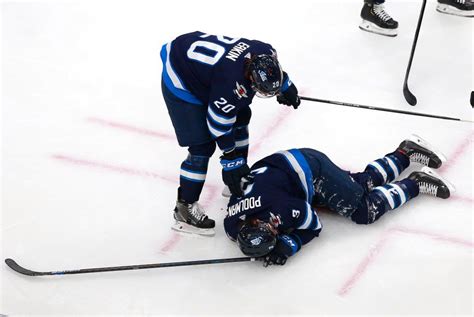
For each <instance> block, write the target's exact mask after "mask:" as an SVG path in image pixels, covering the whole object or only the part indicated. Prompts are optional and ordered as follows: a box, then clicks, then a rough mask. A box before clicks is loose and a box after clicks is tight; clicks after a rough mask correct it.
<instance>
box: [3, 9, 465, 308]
mask: <svg viewBox="0 0 474 317" xmlns="http://www.w3.org/2000/svg"><path fill="white" fill-rule="evenodd" d="M420 6H421V0H419V1H402V0H397V1H395V0H393V1H391V0H388V3H387V5H386V10H387V12H389V13H390V14H391V15H392V16H393V17H394V18H396V19H397V20H398V21H399V23H400V27H399V35H398V36H397V37H395V38H388V37H382V36H377V35H374V34H370V33H367V32H362V31H360V30H359V28H358V24H359V22H360V18H359V13H360V9H361V7H362V0H357V1H356V0H352V1H342V0H332V1H329V0H325V1H314V0H313V1H306V0H298V1H280V0H271V1H270V0H254V1H249V0H242V1H238V2H236V1H218V0H215V1H212V0H200V1H181V0H176V1H150V2H145V1H127V2H124V1H121V2H119V1H107V2H102V1H90V2H88V1H80V2H79V1H77V2H74V1H62V2H61V1H35V2H26V1H13V2H2V4H1V11H2V15H1V22H2V23H1V28H2V33H1V36H2V39H1V54H2V56H1V60H2V66H1V67H2V69H1V73H2V78H1V79H2V86H1V87H2V131H1V132H2V209H1V239H2V241H1V246H2V247H1V258H2V264H1V265H0V271H1V302H0V314H7V315H19V314H23V315H24V314H28V315H31V314H45V315H53V314H56V315H73V314H88V315H90V314H98V315H101V314H124V315H125V314H134V315H145V314H147V315H151V314H167V315H178V314H186V315H211V314H215V315H231V314H235V315H244V314H245V315H257V314H268V315H277V314H283V315H296V314H306V315H335V314H337V315H352V314H358V315H361V314H362V315H368V314H376V315H379V316H386V315H389V314H393V315H405V314H410V315H418V314H428V315H434V314H442V315H466V316H471V315H472V314H473V246H474V243H473V153H472V139H473V126H472V124H471V123H466V122H458V121H447V120H439V119H430V118H424V117H416V116H409V115H400V114H394V113H388V112H378V111H372V110H364V109H355V108H346V107H341V106H337V105H331V104H322V103H316V102H307V101H303V102H302V104H301V106H300V108H299V109H298V110H293V109H292V108H288V107H285V106H283V105H280V104H278V103H277V102H276V100H275V99H268V100H264V99H259V98H255V99H254V102H253V104H252V111H253V117H252V121H251V123H250V151H251V153H250V158H249V159H250V163H253V162H255V161H256V160H257V159H259V158H261V157H263V156H266V155H268V154H271V153H273V152H275V151H279V150H284V149H289V148H295V147H313V148H316V149H318V150H320V151H323V152H325V153H326V154H327V155H328V156H330V157H331V158H332V159H333V161H334V162H336V163H337V164H339V165H340V166H341V167H343V168H346V169H348V170H352V171H359V170H363V169H364V168H365V166H366V164H367V163H369V162H370V161H371V160H374V159H376V158H379V157H381V156H383V155H384V154H386V153H388V152H391V151H393V150H394V149H395V148H396V147H397V146H398V144H399V143H400V142H401V141H402V140H403V139H404V138H405V137H406V136H408V135H409V134H411V133H415V134H418V135H420V136H422V137H423V138H425V139H427V140H428V141H430V142H431V143H433V144H434V145H436V146H437V147H438V148H439V149H441V150H442V151H443V152H444V153H445V154H446V156H447V157H448V161H447V163H446V164H445V165H443V167H442V168H441V169H440V171H439V173H440V174H442V175H443V176H444V177H446V178H447V179H449V180H450V181H451V182H452V183H453V184H454V185H455V186H456V189H457V191H456V192H455V193H454V194H453V195H452V197H451V198H450V199H449V200H441V199H435V198H433V197H426V196H424V197H419V198H417V199H415V200H413V201H410V202H408V203H407V204H406V205H404V206H403V207H402V208H400V209H397V210H395V211H392V212H389V213H387V214H386V215H385V216H384V217H383V218H381V219H380V220H379V221H378V222H376V223H374V224H372V225H369V226H360V225H356V224H354V223H352V222H351V221H350V220H348V219H345V218H342V217H340V216H337V215H335V214H331V213H329V212H321V213H320V214H319V216H320V219H321V222H322V223H323V231H322V232H321V235H320V237H319V238H317V239H315V240H313V241H312V242H311V243H310V244H308V245H306V246H304V247H303V249H302V250H301V252H299V253H298V254H297V255H296V256H295V257H294V258H291V259H289V260H288V262H287V264H286V265H285V266H282V267H270V268H264V267H262V265H261V263H250V262H249V263H230V264H215V265H208V266H196V267H181V268H179V267H178V268H163V269H155V270H142V271H129V272H115V273H100V274H85V275H69V276H62V277H27V276H22V275H19V274H17V273H16V272H13V271H12V270H10V269H9V268H8V267H7V266H6V265H4V264H3V259H5V258H8V257H10V258H14V259H15V260H17V261H18V262H19V263H20V264H22V265H24V266H26V267H28V268H30V269H33V270H38V271H51V270H62V269H78V268H84V267H97V266H117V265H129V264H140V263H156V262H173V261H185V260H198V259H212V258H226V257H239V256H242V254H241V252H240V250H239V249H238V248H237V246H236V245H235V244H234V243H233V242H232V241H230V240H229V239H228V238H227V237H226V235H225V233H224V231H223V228H222V220H223V218H224V216H225V211H224V210H225V207H226V199H225V198H224V197H222V196H221V195H220V193H221V190H222V188H223V185H222V182H221V175H220V173H221V172H220V165H219V161H218V153H216V154H215V155H214V157H213V158H212V159H211V162H210V168H209V173H208V176H207V181H206V186H205V189H204V192H203V195H202V197H201V198H202V199H201V202H202V204H203V205H204V206H205V208H206V210H207V213H208V214H209V216H210V217H211V218H214V219H215V220H216V235H215V236H214V237H212V238H209V237H193V236H189V235H185V234H179V233H176V232H174V231H172V230H171V229H170V226H171V224H172V222H173V217H172V208H173V207H174V204H175V199H176V188H177V185H178V181H179V168H180V164H181V161H182V160H183V159H184V158H185V156H186V153H187V151H186V149H184V148H179V147H178V144H177V142H176V140H175V136H174V131H173V128H172V125H171V121H170V119H169V116H168V112H167V109H166V106H165V104H164V101H163V98H162V95H161V89H160V79H161V70H162V65H161V60H160V57H159V51H160V48H161V45H162V44H164V43H166V42H168V41H170V40H172V39H174V38H175V37H176V36H178V35H180V34H182V33H187V32H191V31H195V30H200V31H204V32H207V33H211V34H223V35H228V36H231V37H245V38H250V39H258V40H261V41H264V42H268V43H271V44H272V45H273V46H274V47H275V48H276V49H277V51H278V55H279V60H280V62H281V64H282V66H283V68H284V69H285V70H286V71H287V72H288V73H289V74H290V76H291V78H292V80H293V81H294V83H295V84H296V86H297V87H298V89H299V90H300V94H301V95H303V96H308V97H315V98H322V99H329V100H335V101H344V102H351V103H358V104H363V105H370V106H377V107H385V108H391V109H399V110H405V111H417V112H423V113H430V114H436V115H442V116H449V117H455V118H461V119H466V120H472V119H473V110H472V107H471V105H470V104H469V95H470V92H471V91H472V90H473V81H472V78H473V68H472V67H473V48H472V44H473V19H468V18H462V17H456V16H449V15H445V14H440V13H438V12H436V11H435V7H436V1H434V0H429V1H428V4H427V6H426V12H425V16H424V20H423V25H422V28H421V33H420V38H419V40H418V47H417V50H416V53H415V58H414V62H413V67H412V72H411V75H410V79H409V86H410V88H411V90H412V92H413V93H414V94H415V95H416V96H417V98H418V105H417V106H416V107H411V106H409V105H408V104H407V103H406V101H405V99H404V97H403V94H402V84H403V80H404V76H405V70H406V66H407V63H408V57H409V54H410V49H411V45H412V41H413V35H414V32H415V28H416V23H417V19H418V15H419V10H420ZM414 168H418V166H413V167H412V168H411V169H409V170H408V171H407V172H406V173H405V174H403V175H402V176H406V174H408V173H409V172H411V171H412V170H413V169H414Z"/></svg>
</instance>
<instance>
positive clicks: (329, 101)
mask: <svg viewBox="0 0 474 317" xmlns="http://www.w3.org/2000/svg"><path fill="white" fill-rule="evenodd" d="M300 99H301V100H307V101H315V102H322V103H329V104H332V105H339V106H344V107H352V108H361V109H368V110H377V111H385V112H394V113H400V114H407V115H410V116H419V117H428V118H434V119H442V120H453V121H461V122H469V123H473V122H474V121H472V120H465V119H459V118H452V117H445V116H437V115H433V114H427V113H420V112H413V111H404V110H395V109H387V108H378V107H372V106H364V105H358V104H355V103H348V102H340V101H332V100H324V99H318V98H310V97H303V96H300Z"/></svg>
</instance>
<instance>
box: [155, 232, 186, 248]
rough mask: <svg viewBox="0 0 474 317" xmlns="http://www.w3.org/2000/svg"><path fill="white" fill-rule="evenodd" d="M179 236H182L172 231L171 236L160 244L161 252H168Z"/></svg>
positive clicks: (179, 238) (176, 242)
mask: <svg viewBox="0 0 474 317" xmlns="http://www.w3.org/2000/svg"><path fill="white" fill-rule="evenodd" d="M181 238H182V236H181V235H180V234H178V233H176V232H173V234H172V235H171V237H170V238H169V239H168V240H166V242H165V243H163V245H162V246H161V248H160V250H161V252H168V251H170V250H171V249H173V248H174V247H175V246H176V245H177V244H178V242H179V241H180V240H181Z"/></svg>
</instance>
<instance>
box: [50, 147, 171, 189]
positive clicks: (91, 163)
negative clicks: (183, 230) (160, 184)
mask: <svg viewBox="0 0 474 317" xmlns="http://www.w3.org/2000/svg"><path fill="white" fill-rule="evenodd" d="M51 157H52V158H54V159H56V160H60V161H63V162H68V163H73V164H77V165H83V166H90V167H94V168H101V169H106V170H109V171H114V172H117V173H122V174H129V175H135V176H142V177H152V178H158V179H161V180H165V181H167V182H172V183H177V179H174V178H173V177H168V176H163V175H160V174H157V173H154V172H150V171H144V170H139V169H134V168H130V167H124V166H118V165H113V164H110V163H103V162H96V161H91V160H86V159H80V158H76V157H72V156H68V155H62V154H53V155H52V156H51Z"/></svg>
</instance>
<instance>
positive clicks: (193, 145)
mask: <svg viewBox="0 0 474 317" xmlns="http://www.w3.org/2000/svg"><path fill="white" fill-rule="evenodd" d="M161 87H162V92H163V98H164V100H165V103H166V106H167V107H168V113H169V115H170V118H171V121H172V123H173V127H174V130H175V133H176V137H177V139H178V143H179V145H180V146H187V147H188V152H189V154H188V156H187V158H186V159H185V160H184V161H183V162H182V164H181V172H180V187H179V189H178V200H177V202H176V207H175V209H174V218H175V219H176V224H175V225H174V226H173V227H172V228H173V229H175V230H179V231H186V232H193V233H198V234H203V235H213V234H214V230H213V229H212V228H214V226H215V223H214V220H211V219H209V218H208V217H207V216H206V215H205V213H204V210H203V209H202V207H201V206H200V205H199V204H198V200H199V195H200V194H201V191H202V188H203V186H204V181H205V178H206V173H207V166H208V162H209V158H210V157H211V156H212V154H213V153H214V151H215V148H216V145H215V142H214V141H213V140H212V137H211V135H210V134H209V130H208V128H207V123H206V113H207V109H206V107H205V106H201V105H196V104H190V103H188V102H186V101H184V100H181V99H179V98H177V97H176V96H175V95H173V93H172V92H170V91H169V89H168V88H167V87H166V86H165V85H164V83H163V82H162V85H161Z"/></svg>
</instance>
